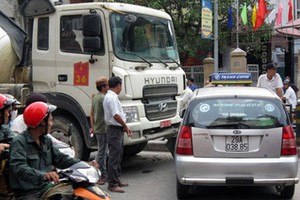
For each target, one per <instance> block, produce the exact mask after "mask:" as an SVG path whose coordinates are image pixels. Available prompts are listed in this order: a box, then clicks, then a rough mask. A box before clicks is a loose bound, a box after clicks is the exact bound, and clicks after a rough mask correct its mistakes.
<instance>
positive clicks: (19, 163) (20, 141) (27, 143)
mask: <svg viewBox="0 0 300 200" xmlns="http://www.w3.org/2000/svg"><path fill="white" fill-rule="evenodd" d="M55 109H56V106H54V105H51V104H47V103H44V102H41V101H38V102H34V103H32V104H30V105H29V106H28V107H26V108H25V111H24V113H23V118H24V122H25V124H26V126H27V129H26V130H25V131H24V132H23V133H22V134H19V135H17V136H16V137H15V138H14V139H13V141H12V143H11V145H10V156H9V180H10V187H11V189H12V190H13V192H14V195H15V198H16V200H18V199H23V200H27V199H28V200H29V199H30V200H34V199H40V197H41V195H42V194H43V193H44V192H45V191H46V190H47V188H48V187H47V186H48V184H49V183H50V182H54V183H58V182H59V175H58V174H57V172H56V171H54V169H55V168H56V167H57V168H60V169H65V168H68V167H70V166H71V165H73V164H75V163H77V162H79V160H77V159H74V158H71V157H70V156H68V155H66V154H63V153H61V152H60V151H59V150H58V149H57V148H56V147H54V146H53V143H52V140H51V139H50V138H49V137H48V136H47V133H48V132H49V131H50V129H51V126H52V123H53V120H52V114H51V113H52V112H53V111H54V110H55Z"/></svg>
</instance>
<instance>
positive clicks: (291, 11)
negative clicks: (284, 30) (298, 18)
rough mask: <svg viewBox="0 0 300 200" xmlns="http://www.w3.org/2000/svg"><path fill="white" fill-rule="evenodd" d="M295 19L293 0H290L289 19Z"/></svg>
mask: <svg viewBox="0 0 300 200" xmlns="http://www.w3.org/2000/svg"><path fill="white" fill-rule="evenodd" d="M292 20H293V4H292V0H289V21H292Z"/></svg>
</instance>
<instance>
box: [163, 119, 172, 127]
mask: <svg viewBox="0 0 300 200" xmlns="http://www.w3.org/2000/svg"><path fill="white" fill-rule="evenodd" d="M171 125H172V123H171V120H166V121H161V122H160V128H166V127H170V126H171Z"/></svg>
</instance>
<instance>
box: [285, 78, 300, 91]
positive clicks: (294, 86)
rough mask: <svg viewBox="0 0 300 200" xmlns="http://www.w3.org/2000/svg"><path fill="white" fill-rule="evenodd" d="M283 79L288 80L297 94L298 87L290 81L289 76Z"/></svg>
mask: <svg viewBox="0 0 300 200" xmlns="http://www.w3.org/2000/svg"><path fill="white" fill-rule="evenodd" d="M284 80H289V81H290V84H289V85H290V87H291V88H292V89H293V90H294V91H295V93H296V96H297V93H298V91H299V88H298V87H297V85H295V84H294V83H292V81H291V77H289V76H286V77H285V78H284Z"/></svg>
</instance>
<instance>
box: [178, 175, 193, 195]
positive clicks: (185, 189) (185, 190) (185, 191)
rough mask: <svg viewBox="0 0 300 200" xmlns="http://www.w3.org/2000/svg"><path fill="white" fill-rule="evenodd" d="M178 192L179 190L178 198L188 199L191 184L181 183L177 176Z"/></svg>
mask: <svg viewBox="0 0 300 200" xmlns="http://www.w3.org/2000/svg"><path fill="white" fill-rule="evenodd" d="M176 181H177V183H176V192H177V198H178V199H187V198H188V197H189V189H190V186H189V185H183V184H181V183H180V182H179V181H178V179H177V178H176Z"/></svg>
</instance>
